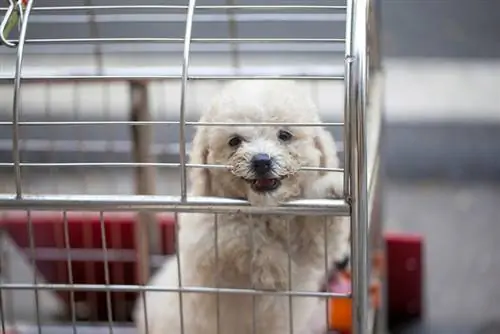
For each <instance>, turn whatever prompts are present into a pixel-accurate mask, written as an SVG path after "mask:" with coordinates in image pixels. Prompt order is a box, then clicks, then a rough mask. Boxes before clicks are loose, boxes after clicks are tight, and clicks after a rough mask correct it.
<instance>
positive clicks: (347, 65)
mask: <svg viewBox="0 0 500 334" xmlns="http://www.w3.org/2000/svg"><path fill="white" fill-rule="evenodd" d="M353 1H354V0H350V1H347V10H346V29H345V31H346V43H345V59H344V72H345V73H344V77H345V84H344V124H345V126H344V197H345V198H346V200H347V201H348V202H350V199H351V186H350V178H351V149H350V147H351V129H350V126H349V125H350V124H351V122H352V120H351V75H352V61H353V56H352V40H353V32H354V29H353V23H354V20H353V18H352V15H353V8H352V7H353Z"/></svg>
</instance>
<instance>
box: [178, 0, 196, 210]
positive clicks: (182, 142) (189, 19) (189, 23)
mask: <svg viewBox="0 0 500 334" xmlns="http://www.w3.org/2000/svg"><path fill="white" fill-rule="evenodd" d="M195 7H196V0H190V1H189V4H188V10H187V14H186V30H185V35H184V52H183V59H182V85H181V106H180V115H179V153H180V154H179V162H180V164H181V201H182V202H185V201H186V196H187V178H186V133H185V131H186V102H187V101H186V100H187V82H188V70H189V57H190V53H191V35H192V31H193V17H194V9H195Z"/></svg>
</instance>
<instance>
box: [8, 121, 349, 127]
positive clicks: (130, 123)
mask: <svg viewBox="0 0 500 334" xmlns="http://www.w3.org/2000/svg"><path fill="white" fill-rule="evenodd" d="M13 124H14V123H13V122H8V121H0V125H13ZM17 124H18V125H25V126H42V125H61V126H62V125H179V124H180V121H21V122H18V123H17ZM184 124H185V125H192V126H252V127H253V126H303V127H306V126H307V127H314V126H325V127H326V126H344V125H345V124H344V122H324V123H290V122H247V123H238V122H233V123H229V122H192V121H186V122H185V123H184Z"/></svg>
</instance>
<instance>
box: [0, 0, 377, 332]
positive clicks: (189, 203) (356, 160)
mask: <svg viewBox="0 0 500 334" xmlns="http://www.w3.org/2000/svg"><path fill="white" fill-rule="evenodd" d="M375 1H376V0H348V1H347V5H346V6H334V5H331V6H313V5H294V6H290V5H288V6H283V5H273V6H272V5H269V6H258V5H231V4H228V5H221V6H197V5H196V1H195V0H190V1H189V4H188V5H187V6H146V5H144V6H143V5H135V6H119V5H117V6H75V7H72V6H66V7H57V8H56V7H53V8H52V7H34V3H35V2H34V1H28V3H27V6H26V8H25V10H24V11H23V12H22V13H23V15H21V18H22V19H21V25H20V30H19V39H18V40H7V37H6V36H3V35H2V41H3V44H5V45H7V46H10V47H16V48H17V61H16V67H15V75H14V77H0V81H2V82H6V83H11V84H13V86H14V100H13V108H12V122H1V123H0V124H1V125H7V124H12V129H13V138H12V145H13V159H12V161H13V162H12V164H2V165H9V166H12V168H13V171H14V180H15V186H16V193H15V194H0V209H2V210H19V209H25V210H52V209H59V210H102V211H104V210H105V211H118V210H119V211H137V210H143V211H145V210H147V211H167V210H168V211H173V212H181V211H182V212H208V211H209V212H213V213H224V212H226V213H227V212H232V211H234V210H239V211H242V212H248V213H275V214H292V215H297V214H301V215H315V214H325V213H328V214H332V215H342V216H350V217H351V226H352V272H353V275H352V277H353V282H352V283H353V292H352V298H353V305H354V307H353V332H354V333H357V334H365V333H369V332H371V331H372V329H371V328H369V324H370V321H369V319H370V317H371V315H370V312H371V310H370V307H369V295H368V285H369V277H370V263H369V254H370V238H369V234H370V228H369V227H370V226H369V225H370V220H371V217H370V215H371V212H370V209H371V208H370V206H371V205H370V203H371V197H370V196H371V195H370V189H371V188H372V185H371V183H376V182H377V180H378V173H379V172H378V169H377V172H376V173H375V174H374V177H371V178H370V177H369V172H370V169H371V168H375V166H369V161H368V158H367V156H368V154H369V153H368V150H369V149H370V147H371V146H370V145H367V138H368V133H370V131H373V129H370V128H369V127H370V124H368V121H367V111H369V109H370V108H369V106H368V105H369V103H370V102H371V101H372V100H375V101H377V102H376V103H382V102H381V101H382V100H381V97H372V96H371V95H370V93H371V92H372V87H370V85H371V84H372V82H373V81H377V80H374V78H375V77H381V75H380V73H381V72H382V68H381V65H380V54H379V52H380V50H379V41H378V39H379V37H378V35H377V34H378V27H377V24H378V23H379V22H377V20H379V17H378V16H377V15H376V14H377V13H378V12H380V10H379V8H378V5H377V4H376V3H375ZM11 5H12V6H14V5H16V6H17V2H16V3H14V2H12V1H11ZM13 8H14V7H12V8H11V10H10V12H8V14H9V15H10V14H12V10H13ZM126 8H128V9H134V10H140V9H167V8H168V9H176V10H185V11H186V24H185V36H184V38H163V39H158V38H155V39H150V40H147V39H141V40H140V41H149V42H167V43H168V42H183V43H184V48H183V65H182V73H181V75H165V74H157V75H118V74H117V75H114V74H113V75H112V74H105V73H103V69H102V68H101V69H100V71H99V73H95V74H87V75H36V76H35V75H31V76H28V75H23V74H22V66H23V56H24V47H25V46H26V45H29V44H46V43H84V42H85V43H88V42H95V43H105V42H113V43H119V42H134V41H138V40H137V39H132V38H130V39H127V38H113V39H110V38H98V37H94V38H85V39H76V38H74V39H64V40H58V39H31V40H30V39H27V29H28V26H29V20H30V17H31V13H32V12H38V11H53V10H60V9H65V10H75V11H83V10H86V11H88V10H100V9H101V10H102V9H126ZM311 8H314V9H324V10H337V11H338V10H346V12H347V22H346V38H345V39H312V38H310V39H290V38H288V39H287V38H281V39H279V38H259V39H257V38H255V39H248V38H247V39H244V38H237V37H235V36H232V37H231V38H224V39H214V38H205V39H204V38H197V39H196V38H192V29H193V21H194V20H193V18H194V16H195V13H196V11H199V10H207V11H208V10H216V9H217V10H219V9H225V10H228V11H231V13H232V14H234V11H236V10H262V11H265V10H269V9H288V10H296V11H301V10H307V9H311ZM374 13H375V15H374ZM233 19H234V18H233ZM232 25H233V28H234V22H233V24H232ZM3 26H4V25H2V27H3ZM369 27H370V28H371V29H369ZM221 41H224V42H231V43H239V42H251V41H254V42H262V43H280V42H290V41H293V42H321V43H342V42H345V46H346V50H345V64H344V68H345V72H344V75H332V74H328V75H257V74H256V75H238V74H234V75H217V74H214V75H196V76H195V75H189V60H190V55H191V52H190V51H191V46H192V43H193V42H201V43H214V42H221ZM370 55H371V56H370ZM234 61H235V63H238V61H237V58H235V60H234ZM236 78H239V79H242V78H245V79H261V78H266V79H270V80H278V79H284V78H287V79H296V80H345V100H344V104H345V109H344V118H345V121H344V123H328V124H322V125H333V126H344V125H345V126H344V145H345V148H344V164H345V166H344V168H343V169H338V170H332V171H331V172H343V173H344V198H342V199H336V200H326V199H325V200H298V201H294V202H290V203H287V204H285V205H283V206H279V207H267V208H258V207H252V206H249V205H248V203H246V202H245V201H240V200H230V199H221V198H190V197H189V196H187V180H186V171H187V168H221V167H222V168H223V167H225V166H201V165H200V166H198V165H190V164H189V163H187V158H186V134H185V128H186V126H191V125H204V126H210V125H215V124H202V123H199V122H190V121H187V120H186V116H185V114H186V103H187V89H188V81H191V80H231V79H236ZM172 79H177V80H179V79H180V80H181V104H180V114H179V117H180V118H179V121H161V122H157V121H150V120H148V117H147V112H143V113H142V114H141V115H138V114H139V112H138V114H136V115H134V117H133V118H132V120H131V121H124V122H123V124H129V125H131V126H133V127H134V128H135V129H136V131H137V137H136V140H135V141H136V143H137V146H138V147H139V146H141V147H143V148H144V147H146V146H148V145H149V143H148V141H147V140H145V141H144V136H145V135H144V133H145V132H147V131H142V132H141V131H138V129H139V128H141V127H142V128H145V126H147V125H151V124H166V123H169V124H179V125H180V132H179V144H180V149H179V163H171V164H165V163H163V164H160V163H154V162H151V161H148V158H147V157H139V156H138V157H137V159H136V161H137V162H136V163H131V164H129V165H131V166H134V167H136V168H138V173H141V171H142V173H146V174H149V173H150V172H151V168H152V167H153V166H158V165H163V166H170V167H180V171H181V172H180V179H181V193H180V196H155V195H153V193H154V192H153V190H152V187H149V188H148V189H142V188H141V189H139V190H138V195H137V196H86V195H72V196H68V195H53V194H44V195H29V194H25V193H24V192H23V189H22V182H21V177H22V167H28V166H37V165H41V166H50V164H42V163H40V164H37V163H23V162H21V158H20V149H19V140H20V133H19V127H20V126H21V125H31V126H35V125H42V124H44V123H50V124H54V122H26V121H21V120H20V115H19V114H20V106H19V102H20V94H21V83H26V84H28V83H40V82H42V83H44V82H52V81H56V82H61V81H71V82H73V81H75V80H91V81H94V80H111V81H113V80H120V81H130V82H131V87H132V88H134V85H137V82H142V81H143V82H150V81H152V80H172ZM378 81H379V82H378V83H377V85H382V83H381V82H382V79H378ZM139 85H142V86H141V87H142V88H144V83H139ZM134 89H135V88H134ZM373 91H376V92H377V93H376V94H380V95H381V92H378V90H377V89H373ZM142 94H144V92H142ZM372 94H373V93H372ZM146 95H147V94H146ZM142 100H143V101H142V102H141V103H147V101H145V100H144V97H143V99H142ZM379 101H380V102H379ZM142 107H143V108H144V105H143V106H142ZM136 109H137V107H136ZM146 109H147V107H146ZM379 117H380V118H381V117H382V116H381V115H380V116H379ZM74 123H75V124H81V122H76V121H75V122H74ZM87 123H88V124H89V125H90V124H106V121H95V122H87ZM113 123H116V122H113ZM61 124H71V122H61ZM377 124H378V123H377ZM245 125H253V124H245ZM259 125H262V124H259ZM296 125H299V124H296ZM300 125H302V126H314V125H316V124H300ZM377 126H380V125H377ZM377 131H378V130H377ZM139 133H142V134H141V135H139ZM376 140H377V141H379V140H380V136H376ZM142 141H144V142H143V143H142V144H141V143H140V142H142ZM375 147H376V148H377V150H378V143H377V145H375ZM374 154H375V155H376V156H378V155H379V152H376V153H374ZM376 161H378V160H376ZM376 164H378V162H377V163H376ZM53 165H58V166H61V165H63V164H53ZM66 165H70V164H66ZM73 165H74V166H77V165H78V164H73ZM85 165H88V164H85ZM97 165H99V164H96V166H97ZM101 165H106V166H111V165H110V164H104V163H103V164H101ZM124 165H126V163H121V164H118V163H117V164H115V166H124ZM4 167H5V166H4ZM146 169H148V171H146ZM148 177H150V176H145V175H143V177H142V176H139V177H138V181H137V182H138V187H140V185H139V184H140V183H144V182H146V181H147V180H146V179H148ZM369 179H370V181H371V182H370V184H369V183H368V182H369ZM147 182H150V181H147ZM147 182H146V183H147ZM140 225H141V226H144V224H140ZM138 229H139V230H140V234H141V235H143V237H141V240H142V242H141V243H144V242H145V241H144V240H146V239H147V238H146V237H144V235H145V234H147V233H146V231H143V230H142V229H143V227H138ZM144 247H145V245H144ZM148 252H149V250H148V249H147V247H145V248H144V249H143V254H142V256H143V257H145V256H146V255H147V253H148ZM142 270H143V274H142V277H143V279H141V282H142V281H143V280H144V279H145V277H147V276H148V275H149V273H148V269H147V268H143V269H142ZM12 289H33V285H30V284H16V283H2V284H0V290H12ZM36 289H40V290H43V289H47V290H51V289H58V290H65V289H73V290H85V291H100V290H106V291H138V292H140V291H146V290H151V288H150V287H148V288H146V287H144V286H137V287H130V286H93V285H76V284H74V285H71V286H66V285H55V284H37V285H36ZM206 290H207V289H204V288H202V287H200V288H196V289H194V288H185V287H180V288H179V289H175V291H183V292H208V291H206ZM211 290H213V289H211ZM217 290H218V291H219V290H220V292H227V293H235V292H238V293H251V294H265V293H269V292H265V291H254V290H248V291H246V290H243V289H238V290H232V289H217ZM226 290H227V291H226ZM165 291H167V290H165ZM281 294H284V295H314V296H323V295H325V296H327V295H328V296H334V295H335V294H332V293H319V292H318V293H307V294H305V293H298V292H293V291H286V292H282V293H281Z"/></svg>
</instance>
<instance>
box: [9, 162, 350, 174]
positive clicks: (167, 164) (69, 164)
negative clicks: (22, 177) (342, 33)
mask: <svg viewBox="0 0 500 334" xmlns="http://www.w3.org/2000/svg"><path fill="white" fill-rule="evenodd" d="M13 166H14V163H12V162H0V167H13ZM19 166H21V167H139V166H156V167H181V166H182V165H181V164H180V163H171V162H20V163H19ZM186 167H189V168H207V169H220V168H231V166H226V165H209V164H186ZM299 170H301V171H310V172H313V171H315V172H344V169H343V168H325V167H301V168H299Z"/></svg>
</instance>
